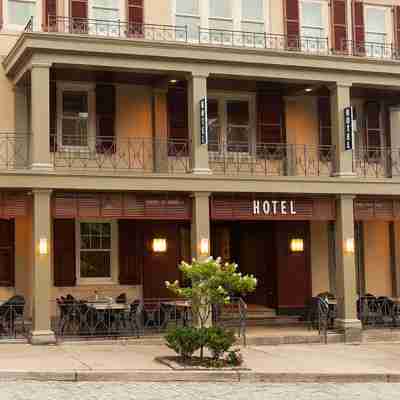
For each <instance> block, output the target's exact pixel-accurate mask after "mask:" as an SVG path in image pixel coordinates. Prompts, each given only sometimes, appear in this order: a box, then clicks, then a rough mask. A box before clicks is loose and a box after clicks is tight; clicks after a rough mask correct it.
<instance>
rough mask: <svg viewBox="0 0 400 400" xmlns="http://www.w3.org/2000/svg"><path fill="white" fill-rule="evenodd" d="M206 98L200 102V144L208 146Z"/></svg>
mask: <svg viewBox="0 0 400 400" xmlns="http://www.w3.org/2000/svg"><path fill="white" fill-rule="evenodd" d="M207 109H208V106H207V97H204V98H202V99H201V100H200V144H208V111H207Z"/></svg>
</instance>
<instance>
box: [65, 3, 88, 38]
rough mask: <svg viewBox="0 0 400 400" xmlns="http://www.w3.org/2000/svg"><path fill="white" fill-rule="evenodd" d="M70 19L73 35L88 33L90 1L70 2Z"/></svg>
mask: <svg viewBox="0 0 400 400" xmlns="http://www.w3.org/2000/svg"><path fill="white" fill-rule="evenodd" d="M70 17H71V22H70V26H69V28H70V30H71V32H72V33H87V31H88V22H87V18H88V0H70Z"/></svg>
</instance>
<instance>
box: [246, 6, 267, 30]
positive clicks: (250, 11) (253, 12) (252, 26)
mask: <svg viewBox="0 0 400 400" xmlns="http://www.w3.org/2000/svg"><path fill="white" fill-rule="evenodd" d="M264 15H265V12H264V0H242V25H241V26H242V30H243V31H245V32H260V33H264V32H265V24H264V19H265V17H264Z"/></svg>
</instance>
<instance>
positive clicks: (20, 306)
mask: <svg viewBox="0 0 400 400" xmlns="http://www.w3.org/2000/svg"><path fill="white" fill-rule="evenodd" d="M24 308H25V299H24V297H23V296H20V295H15V296H13V297H11V298H10V299H9V300H7V301H6V302H5V303H3V304H2V305H1V306H0V334H4V335H5V336H9V337H14V338H15V337H16V336H17V330H16V321H17V320H21V324H22V332H23V333H24V332H25V324H24Z"/></svg>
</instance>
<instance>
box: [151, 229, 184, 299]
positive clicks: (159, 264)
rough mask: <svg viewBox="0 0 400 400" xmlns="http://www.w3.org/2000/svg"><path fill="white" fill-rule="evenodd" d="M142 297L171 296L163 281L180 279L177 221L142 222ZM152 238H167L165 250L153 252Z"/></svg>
mask: <svg viewBox="0 0 400 400" xmlns="http://www.w3.org/2000/svg"><path fill="white" fill-rule="evenodd" d="M143 233H144V247H145V249H144V260H143V297H144V298H146V299H154V298H168V297H173V295H172V293H171V292H170V291H169V290H168V289H167V288H166V287H165V281H170V282H174V281H175V280H180V279H181V274H180V271H179V269H178V264H179V263H180V257H181V249H180V238H179V225H178V224H177V223H173V222H171V223H165V224H164V223H161V224H159V223H157V224H156V223H155V224H149V225H147V224H144V225H143ZM154 238H165V239H167V250H166V252H164V253H155V252H154V251H153V249H152V242H153V239H154Z"/></svg>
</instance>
